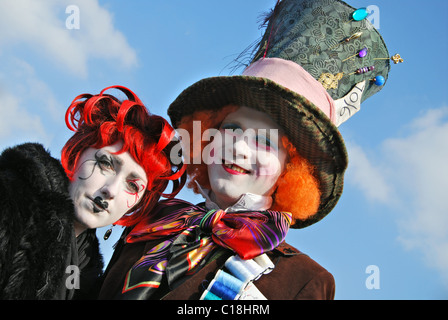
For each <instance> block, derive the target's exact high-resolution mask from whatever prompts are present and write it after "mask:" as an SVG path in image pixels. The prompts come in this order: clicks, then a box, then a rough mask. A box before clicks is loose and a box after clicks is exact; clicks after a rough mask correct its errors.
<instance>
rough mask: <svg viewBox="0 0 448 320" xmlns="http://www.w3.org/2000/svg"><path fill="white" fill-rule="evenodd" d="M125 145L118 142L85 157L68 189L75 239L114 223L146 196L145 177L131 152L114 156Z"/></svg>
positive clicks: (92, 150)
mask: <svg viewBox="0 0 448 320" xmlns="http://www.w3.org/2000/svg"><path fill="white" fill-rule="evenodd" d="M122 145H123V143H122V142H118V143H116V144H114V145H111V146H107V147H104V148H101V149H94V148H89V149H87V150H85V151H84V152H83V153H82V155H81V157H80V159H79V161H78V164H77V166H76V168H75V175H74V179H73V181H72V183H71V184H70V188H69V193H70V197H71V199H72V200H73V203H74V205H75V220H76V221H75V231H76V235H79V234H80V233H81V232H83V231H84V230H85V229H93V228H100V227H104V226H107V225H109V224H112V223H115V222H116V221H117V220H119V219H120V218H121V217H122V216H123V215H124V214H125V213H126V212H128V211H129V210H131V209H132V208H133V207H135V205H137V203H139V201H140V198H141V196H143V194H144V192H145V190H146V187H147V176H146V173H145V171H144V170H143V168H142V167H141V166H140V165H139V164H138V163H137V162H135V160H134V159H133V158H132V156H131V155H130V153H129V152H125V153H121V154H115V153H116V152H118V151H120V149H121V147H122ZM95 199H96V200H95Z"/></svg>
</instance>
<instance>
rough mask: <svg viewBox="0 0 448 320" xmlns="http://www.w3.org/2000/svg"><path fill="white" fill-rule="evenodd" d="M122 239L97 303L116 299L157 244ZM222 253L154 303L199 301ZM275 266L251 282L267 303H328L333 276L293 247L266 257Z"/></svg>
mask: <svg viewBox="0 0 448 320" xmlns="http://www.w3.org/2000/svg"><path fill="white" fill-rule="evenodd" d="M126 233H127V231H126V230H125V232H124V234H123V235H122V237H121V239H120V241H119V243H118V246H117V248H116V250H115V252H114V255H113V256H112V259H111V261H110V263H109V266H108V267H107V270H106V272H105V275H104V282H103V284H102V286H101V289H100V292H99V299H116V298H119V296H120V293H121V290H122V288H123V285H124V283H125V278H126V274H127V272H128V271H129V270H130V268H131V267H132V266H133V265H134V264H135V263H136V262H137V261H138V260H139V259H140V258H141V257H142V256H143V255H144V254H145V253H146V252H148V251H149V250H150V249H152V248H153V247H154V246H156V245H158V244H159V243H160V240H152V241H147V242H137V243H130V244H129V243H126V244H125V243H124V241H123V239H124V237H125V235H126ZM222 251H224V253H223V254H222V255H221V256H219V257H218V258H217V259H215V260H213V261H211V262H209V263H208V264H207V265H206V266H205V267H203V268H202V269H201V270H200V271H198V272H197V273H196V274H194V275H193V276H191V277H190V278H188V279H187V280H186V281H185V282H183V283H182V284H180V285H179V286H178V287H176V288H169V287H168V284H167V283H166V281H165V283H162V285H161V287H160V288H159V290H158V292H157V294H156V295H155V296H153V298H154V299H165V300H199V298H200V297H201V295H202V293H203V292H204V289H205V288H204V283H210V281H211V280H212V279H213V278H214V277H215V275H216V273H217V271H218V270H219V269H220V268H222V267H223V266H224V263H225V261H226V260H227V259H228V258H229V257H230V256H231V255H233V254H234V253H232V252H231V251H230V250H226V249H222ZM268 256H269V258H270V259H271V261H272V262H273V263H274V264H275V268H274V270H273V271H272V272H270V273H269V274H266V275H263V276H262V277H261V278H259V279H258V280H257V281H255V285H256V287H257V288H258V289H259V290H260V291H261V293H262V294H263V295H264V296H265V297H266V298H267V299H269V300H301V299H303V300H318V299H324V300H332V299H334V293H335V282H334V278H333V276H332V275H331V274H330V273H329V272H328V271H327V270H325V269H324V268H323V267H321V266H320V265H319V264H318V263H316V262H315V261H314V260H312V259H311V258H310V257H309V256H308V255H306V254H303V253H301V252H300V251H299V250H297V249H295V248H294V247H292V246H290V245H288V244H286V243H284V242H283V243H282V244H280V246H278V247H277V248H276V249H274V250H272V251H271V252H269V253H268Z"/></svg>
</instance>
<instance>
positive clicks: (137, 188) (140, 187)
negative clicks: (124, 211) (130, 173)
mask: <svg viewBox="0 0 448 320" xmlns="http://www.w3.org/2000/svg"><path fill="white" fill-rule="evenodd" d="M139 180H140V179H133V180H129V181H128V183H127V184H128V189H129V191H126V193H127V194H129V195H132V196H134V202H133V203H132V204H130V203H129V201H127V205H128V208H129V209H130V208H132V207H133V206H134V205H135V204H136V203H137V201H138V199H140V196H139V193H141V192H142V191H144V190H145V188H146V187H145V185H144V184H139V183H138V181H139Z"/></svg>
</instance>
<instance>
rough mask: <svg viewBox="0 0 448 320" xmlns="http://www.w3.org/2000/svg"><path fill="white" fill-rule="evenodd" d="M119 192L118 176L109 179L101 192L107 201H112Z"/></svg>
mask: <svg viewBox="0 0 448 320" xmlns="http://www.w3.org/2000/svg"><path fill="white" fill-rule="evenodd" d="M118 190H119V180H118V179H116V176H114V177H111V178H110V179H108V180H107V181H106V182H105V184H104V185H103V186H102V187H101V189H100V192H101V194H102V195H103V196H104V199H105V200H110V199H113V198H115V197H116V195H117V194H118Z"/></svg>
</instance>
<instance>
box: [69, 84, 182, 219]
mask: <svg viewBox="0 0 448 320" xmlns="http://www.w3.org/2000/svg"><path fill="white" fill-rule="evenodd" d="M110 89H117V90H120V91H122V92H123V93H125V94H126V96H127V98H128V100H124V101H120V100H118V99H117V98H116V97H114V96H113V95H110V94H105V93H104V92H105V91H107V90H110ZM65 121H66V124H67V127H68V128H69V129H70V130H72V131H74V132H75V134H74V135H73V136H72V137H71V138H70V139H69V140H68V141H67V143H66V144H65V145H64V147H63V149H62V154H61V163H62V166H63V167H64V170H65V172H66V174H67V176H68V178H69V179H70V180H72V179H73V176H74V170H75V168H76V165H77V163H78V160H79V159H80V157H81V155H82V153H83V152H84V151H85V150H87V149H88V148H95V149H101V148H103V147H106V146H110V145H113V144H115V143H117V142H118V141H122V142H123V147H122V149H121V150H120V151H119V152H118V153H123V152H129V153H130V155H131V156H132V158H133V159H134V160H135V162H137V163H138V164H139V165H140V166H141V167H142V168H143V170H144V171H145V173H146V175H147V179H148V185H147V186H146V190H145V193H144V194H143V196H142V198H141V200H140V202H139V203H138V204H137V205H136V206H135V207H134V208H132V210H131V211H130V212H127V213H126V214H125V215H124V216H123V217H122V218H121V219H120V220H118V221H117V222H116V223H115V224H119V225H122V226H132V225H134V224H136V223H137V222H138V221H139V220H140V219H141V218H142V217H143V216H145V215H146V214H148V213H149V212H150V211H151V209H152V208H153V206H154V205H155V204H156V203H157V201H158V200H159V199H160V197H161V196H162V195H163V194H162V193H163V191H164V190H165V188H166V187H167V185H168V181H173V185H174V188H173V193H172V194H170V195H165V196H167V197H173V196H175V195H176V194H177V193H178V192H179V191H180V189H181V188H182V187H183V184H184V182H185V176H184V174H183V173H184V171H185V166H182V165H174V164H173V162H172V161H171V159H170V153H171V149H172V148H173V147H174V146H175V143H174V142H172V138H173V136H174V134H175V131H174V129H173V128H172V127H171V126H170V124H169V123H168V122H167V121H166V120H165V119H164V118H162V117H160V116H156V115H152V114H150V113H149V112H148V110H147V109H146V107H145V106H144V105H143V103H142V102H141V101H140V99H139V98H138V97H137V95H135V93H133V92H132V91H131V90H129V89H127V88H125V87H121V86H112V87H108V88H106V89H104V90H103V91H101V93H100V94H98V95H91V94H82V95H79V96H78V97H76V98H75V99H74V100H73V102H72V103H71V105H70V106H69V108H68V109H67V112H66V116H65Z"/></svg>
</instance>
